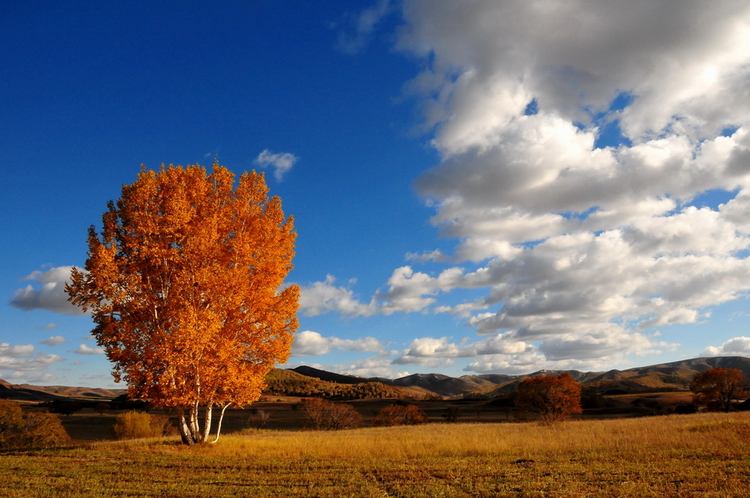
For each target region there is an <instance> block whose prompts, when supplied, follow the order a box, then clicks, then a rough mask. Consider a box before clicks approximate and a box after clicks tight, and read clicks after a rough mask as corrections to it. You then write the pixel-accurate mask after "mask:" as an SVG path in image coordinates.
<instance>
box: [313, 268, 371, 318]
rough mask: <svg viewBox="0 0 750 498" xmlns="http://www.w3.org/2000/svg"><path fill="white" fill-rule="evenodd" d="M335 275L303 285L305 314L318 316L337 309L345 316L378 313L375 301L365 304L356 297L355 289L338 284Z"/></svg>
mask: <svg viewBox="0 0 750 498" xmlns="http://www.w3.org/2000/svg"><path fill="white" fill-rule="evenodd" d="M335 283H336V278H335V277H334V276H333V275H328V276H326V279H325V280H324V281H322V282H314V283H313V284H312V285H309V286H301V288H300V290H301V294H300V299H299V306H300V310H301V311H302V314H304V315H305V316H317V315H322V314H324V313H327V312H329V311H336V312H338V313H341V314H342V315H345V316H352V317H354V316H371V315H373V314H375V313H376V309H375V303H374V301H371V302H370V304H363V303H361V302H359V301H358V300H357V299H356V298H355V297H354V291H352V290H351V289H348V288H346V287H343V286H336V285H335Z"/></svg>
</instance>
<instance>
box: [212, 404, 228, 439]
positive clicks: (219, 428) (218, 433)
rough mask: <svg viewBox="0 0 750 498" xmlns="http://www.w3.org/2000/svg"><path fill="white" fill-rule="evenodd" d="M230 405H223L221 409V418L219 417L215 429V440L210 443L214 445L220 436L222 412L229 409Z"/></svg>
mask: <svg viewBox="0 0 750 498" xmlns="http://www.w3.org/2000/svg"><path fill="white" fill-rule="evenodd" d="M231 404H232V403H227V404H226V405H224V408H222V409H221V416H220V417H219V425H218V426H217V427H216V439H214V440H213V441H211V442H212V443H215V442H217V441H218V440H219V436H220V435H221V423H222V422H223V421H224V412H225V411H226V409H227V408H229V405H231Z"/></svg>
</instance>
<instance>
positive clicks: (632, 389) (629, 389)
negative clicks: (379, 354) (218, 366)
mask: <svg viewBox="0 0 750 498" xmlns="http://www.w3.org/2000/svg"><path fill="white" fill-rule="evenodd" d="M713 367H724V368H736V369H738V370H741V371H742V372H743V373H744V374H745V378H747V379H748V380H749V381H750V358H745V357H740V356H728V357H707V358H693V359H689V360H682V361H676V362H672V363H664V364H659V365H649V366H645V367H637V368H630V369H627V370H610V371H607V372H579V371H576V370H568V371H567V373H569V374H570V375H571V376H572V377H573V378H574V379H576V380H577V381H578V382H579V383H580V384H581V386H582V388H583V389H584V391H587V392H590V393H599V394H626V393H627V394H641V393H658V392H668V391H687V390H688V389H689V386H690V382H691V381H692V379H693V377H695V375H696V374H697V373H700V372H705V371H706V370H708V369H710V368H713ZM562 372H563V371H550V370H545V371H539V372H534V373H532V374H528V375H519V376H514V375H502V374H486V375H463V376H461V377H449V376H447V375H442V374H435V373H431V374H414V375H409V376H406V377H401V378H399V379H386V378H381V377H371V378H364V377H356V376H352V375H342V374H337V373H333V372H327V371H325V370H319V369H316V368H312V367H308V366H300V367H297V368H295V369H274V370H273V371H272V372H271V373H269V375H268V377H267V379H266V380H267V389H266V393H268V394H275V395H290V396H323V397H330V398H340V399H363V398H400V399H429V398H434V397H439V398H443V397H446V398H461V397H466V398H472V397H474V398H476V397H480V398H493V397H497V396H500V395H503V394H507V393H509V392H513V391H514V390H515V388H516V384H517V383H518V382H519V381H520V380H521V379H523V378H526V377H534V376H537V375H559V374H560V373H562ZM124 392H125V390H124V389H92V388H86V387H66V386H33V385H29V384H21V385H14V384H11V383H9V382H6V381H4V380H1V379H0V399H14V400H22V401H54V400H60V401H63V400H71V399H77V400H90V401H95V400H106V399H112V398H115V397H117V396H119V395H122V394H123V393H124Z"/></svg>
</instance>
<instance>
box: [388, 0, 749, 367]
mask: <svg viewBox="0 0 750 498" xmlns="http://www.w3.org/2000/svg"><path fill="white" fill-rule="evenodd" d="M402 9H403V16H404V20H405V25H404V26H403V27H402V29H400V30H399V31H398V33H397V37H398V41H397V47H398V49H400V50H402V51H404V52H407V53H409V54H410V55H412V56H416V57H419V58H422V59H423V61H424V64H423V68H424V69H423V70H422V72H421V73H420V74H419V75H417V76H416V77H415V78H414V79H413V80H412V81H411V82H409V83H408V84H407V87H406V90H407V92H410V93H411V94H412V95H413V96H414V97H415V99H416V100H417V103H418V106H419V108H420V109H421V110H422V111H423V113H424V114H423V116H424V125H425V129H431V130H432V132H433V133H434V135H433V140H432V144H433V145H434V147H435V148H436V149H437V150H438V151H439V152H440V153H441V156H442V160H441V162H440V164H438V165H437V166H435V167H434V168H432V169H431V170H429V171H427V172H425V173H424V174H423V175H422V176H421V177H420V178H418V179H417V181H416V183H415V188H416V190H417V191H418V193H419V194H420V195H421V196H423V197H424V198H425V200H426V202H427V203H428V205H431V206H435V207H436V213H435V216H434V217H433V219H432V222H433V223H434V224H435V225H436V226H438V227H439V228H440V230H441V233H442V234H443V235H445V236H449V237H454V238H456V239H458V240H459V242H458V245H457V247H456V250H455V254H454V255H453V256H450V255H445V254H443V253H442V252H440V253H433V254H424V255H423V256H415V255H411V256H410V259H412V260H413V261H426V260H432V261H434V262H436V263H437V262H441V261H443V262H445V261H462V262H464V263H465V264H466V265H468V262H473V263H475V264H479V266H478V267H477V268H475V269H473V270H471V269H470V270H460V269H455V268H454V269H450V270H446V272H445V274H441V275H440V276H438V277H434V276H431V275H427V274H424V273H421V272H418V271H415V270H413V269H412V268H411V267H403V268H399V269H397V270H395V271H394V273H393V275H392V276H391V279H390V280H389V282H388V285H389V289H388V291H387V292H386V293H384V294H382V295H378V296H377V297H378V299H379V301H380V303H379V306H380V309H381V311H382V312H387V311H389V310H394V311H422V310H426V309H428V308H429V307H431V306H435V307H434V311H436V312H446V311H447V312H451V313H456V314H459V315H462V316H470V318H469V324H470V325H472V326H474V327H476V329H477V332H478V333H480V334H483V335H490V336H492V337H498V336H497V334H498V332H500V333H503V334H504V335H503V336H502V337H504V339H503V341H502V342H505V341H506V340H507V341H510V340H513V341H515V342H517V343H519V344H527V345H529V344H531V343H533V344H534V345H533V347H530V348H526V349H524V350H523V351H520V350H519V351H518V352H511V353H508V354H500V355H499V356H498V355H480V356H481V358H480V359H479V360H477V361H476V362H474V363H472V365H470V367H467V368H468V369H469V370H473V371H498V370H501V369H507V370H506V371H514V370H518V369H523V368H530V367H531V366H542V365H546V366H543V368H552V367H551V366H550V365H568V366H575V365H590V366H591V365H594V366H595V365H597V364H599V363H601V362H602V361H604V359H606V360H607V361H615V360H617V359H621V358H623V356H624V355H628V354H647V353H648V352H652V351H657V350H665V349H670V348H673V347H674V345H672V344H665V343H660V342H656V341H654V340H653V336H648V335H646V334H645V331H646V330H648V329H652V328H653V327H660V326H666V325H671V324H686V323H696V322H700V321H704V320H707V319H708V318H709V317H710V310H711V307H713V306H716V305H718V304H721V303H724V302H727V301H730V300H734V299H738V298H740V297H744V296H745V295H746V294H747V293H748V291H750V260H748V258H747V250H748V249H749V248H750V221H748V220H750V99H748V98H747V92H748V88H750V52H748V51H747V49H746V47H747V46H748V45H750V4H747V3H746V2H734V1H731V0H726V1H724V0H721V1H717V2H714V3H711V5H710V6H709V5H708V4H706V3H705V2H698V1H694V0H688V1H673V0H667V1H664V2H640V3H635V4H633V3H627V4H625V3H623V2H616V1H596V2H594V1H588V0H573V1H571V2H557V3H555V2H552V3H550V2H546V1H542V0H505V1H497V0H477V1H474V2H468V3H466V2H458V3H457V2H453V1H450V0H430V1H426V0H405V1H404V2H403V4H402ZM532 102H534V103H535V104H536V108H537V109H536V112H535V113H528V112H526V111H527V109H528V106H529V104H530V103H532ZM612 124H615V125H619V127H620V129H621V131H622V135H623V136H622V137H621V139H620V141H619V144H617V145H614V146H608V147H602V146H601V145H600V142H599V140H600V139H601V134H602V130H603V129H604V127H605V126H609V125H612ZM712 191H724V195H725V196H727V197H726V198H729V199H730V200H729V201H728V202H725V203H724V204H723V205H721V206H719V207H718V208H716V207H697V206H691V202H692V201H693V200H694V199H695V198H696V197H698V196H700V195H702V194H704V193H710V192H712ZM458 288H461V289H487V293H486V295H485V296H484V297H483V298H479V299H475V300H474V301H473V302H470V303H464V304H462V305H459V306H454V307H449V306H444V305H440V306H436V305H437V304H438V303H437V298H438V297H439V294H442V293H448V292H451V291H452V290H454V289H458ZM488 310H492V311H488ZM714 349H716V348H714ZM470 354H471V352H470V351H469V350H467V349H466V346H460V345H456V344H453V345H451V344H450V343H449V342H446V340H445V339H418V340H417V341H416V342H415V343H413V344H412V345H411V346H410V348H409V350H408V351H407V353H406V354H404V355H402V356H401V357H400V358H399V359H398V361H401V362H407V363H408V362H412V361H413V362H425V361H439V360H441V359H442V360H445V359H453V358H457V357H464V356H463V355H467V356H466V357H471V356H470ZM545 362H546V363H545Z"/></svg>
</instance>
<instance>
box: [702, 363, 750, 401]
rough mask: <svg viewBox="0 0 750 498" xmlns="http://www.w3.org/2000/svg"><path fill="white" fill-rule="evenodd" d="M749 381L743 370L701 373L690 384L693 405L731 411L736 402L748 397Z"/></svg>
mask: <svg viewBox="0 0 750 498" xmlns="http://www.w3.org/2000/svg"><path fill="white" fill-rule="evenodd" d="M746 385H747V381H746V380H745V374H743V373H742V370H738V369H736V368H722V367H716V368H711V369H709V370H706V371H705V372H701V373H699V374H697V375H696V376H695V378H694V379H693V382H692V383H691V384H690V390H691V391H693V404H695V405H698V406H705V407H707V408H708V409H710V410H711V409H713V410H724V411H727V412H728V411H729V410H730V409H731V408H732V402H733V401H734V400H738V399H743V398H744V397H745V396H747V395H748V392H747V391H746V390H745V387H746Z"/></svg>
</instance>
